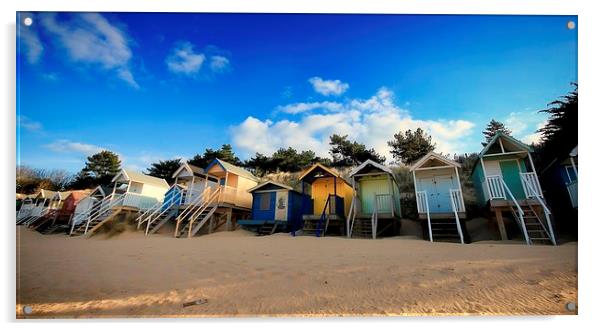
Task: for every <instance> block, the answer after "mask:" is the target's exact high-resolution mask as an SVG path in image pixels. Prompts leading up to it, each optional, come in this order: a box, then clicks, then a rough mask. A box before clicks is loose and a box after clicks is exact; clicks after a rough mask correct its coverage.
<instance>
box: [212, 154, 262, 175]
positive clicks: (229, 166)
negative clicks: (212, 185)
mask: <svg viewBox="0 0 602 331" xmlns="http://www.w3.org/2000/svg"><path fill="white" fill-rule="evenodd" d="M216 164H218V165H219V166H220V167H222V169H224V170H225V171H227V172H231V173H233V174H236V175H239V176H241V177H246V178H249V179H252V180H254V181H259V179H258V178H257V177H255V175H253V174H252V173H251V172H250V171H248V170H246V169H243V168H241V167H238V166H235V165H233V164H232V163H228V162H226V161H224V160H220V159H217V158H216V159H215V160H213V161H211V163H209V165H208V166H207V168H206V169H205V172H209V169H211V167H213V166H214V165H216Z"/></svg>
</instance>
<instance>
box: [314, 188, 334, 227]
mask: <svg viewBox="0 0 602 331" xmlns="http://www.w3.org/2000/svg"><path fill="white" fill-rule="evenodd" d="M331 196H335V195H333V194H328V198H326V203H325V204H324V209H323V210H322V214H321V215H320V220H319V221H318V226H317V227H316V237H319V236H320V226H322V222H324V221H326V217H329V216H330V213H328V214H326V209H327V208H328V207H329V206H330V197H331ZM335 203H336V201H335ZM324 232H326V229H324ZM324 235H326V233H324Z"/></svg>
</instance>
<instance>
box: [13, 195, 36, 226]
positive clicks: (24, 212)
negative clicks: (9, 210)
mask: <svg viewBox="0 0 602 331" xmlns="http://www.w3.org/2000/svg"><path fill="white" fill-rule="evenodd" d="M36 195H37V194H35V193H34V194H27V195H21V198H22V200H21V201H20V203H19V193H17V207H18V210H17V224H20V223H21V222H22V221H24V220H25V218H27V217H28V216H29V215H30V214H31V211H32V209H33V208H34V207H35V198H36Z"/></svg>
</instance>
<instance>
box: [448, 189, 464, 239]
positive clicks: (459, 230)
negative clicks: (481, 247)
mask: <svg viewBox="0 0 602 331" xmlns="http://www.w3.org/2000/svg"><path fill="white" fill-rule="evenodd" d="M454 191H458V192H460V191H459V190H454V189H451V188H450V189H449V197H450V199H451V204H452V210H453V211H454V216H456V228H457V229H458V234H459V235H460V242H461V243H464V234H463V233H462V226H461V225H460V217H458V206H456V198H455V197H454V195H455V194H454V193H455V192H454Z"/></svg>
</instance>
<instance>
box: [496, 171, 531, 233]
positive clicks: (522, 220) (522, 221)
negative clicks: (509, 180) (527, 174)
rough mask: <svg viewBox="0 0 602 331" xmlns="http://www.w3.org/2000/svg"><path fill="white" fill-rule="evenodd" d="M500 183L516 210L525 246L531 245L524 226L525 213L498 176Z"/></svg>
mask: <svg viewBox="0 0 602 331" xmlns="http://www.w3.org/2000/svg"><path fill="white" fill-rule="evenodd" d="M500 181H501V182H502V186H503V187H504V189H505V190H506V191H508V194H509V195H510V199H512V202H513V203H514V205H515V206H516V209H518V218H519V221H520V226H521V228H522V230H523V234H524V236H525V241H526V242H527V245H531V238H530V237H529V233H528V232H527V226H526V225H525V218H524V215H525V212H524V211H523V209H522V208H521V206H520V205H519V204H518V201H516V198H514V194H512V191H510V188H509V187H508V185H506V182H505V181H504V179H503V178H502V177H501V176H500Z"/></svg>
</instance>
